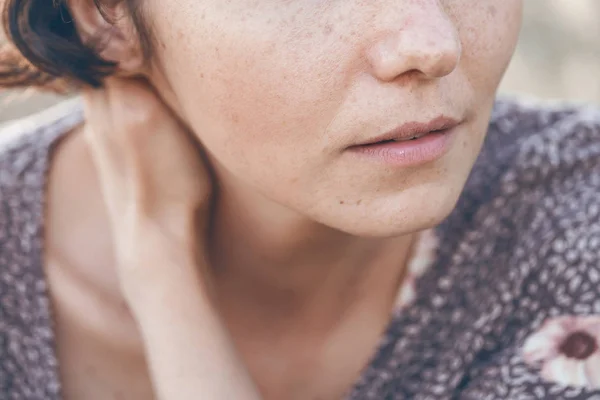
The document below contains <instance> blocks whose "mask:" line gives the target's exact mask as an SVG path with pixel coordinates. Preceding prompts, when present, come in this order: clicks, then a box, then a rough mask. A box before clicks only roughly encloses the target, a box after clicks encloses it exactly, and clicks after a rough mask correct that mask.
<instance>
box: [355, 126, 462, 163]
mask: <svg viewBox="0 0 600 400" xmlns="http://www.w3.org/2000/svg"><path fill="white" fill-rule="evenodd" d="M456 129H457V127H456V126H455V127H452V128H450V129H446V130H443V131H439V132H432V133H428V134H427V135H425V136H422V137H420V138H418V139H415V140H407V141H403V142H393V141H390V142H382V143H376V144H370V145H364V146H353V147H350V148H349V150H350V151H351V152H352V153H354V154H356V155H359V156H362V157H366V158H370V159H372V160H374V161H378V162H383V163H385V164H391V165H394V166H399V167H412V166H416V165H420V164H426V163H429V162H432V161H435V160H437V159H439V158H441V157H442V156H443V155H444V154H446V153H447V152H448V150H449V149H450V147H451V144H452V139H453V137H454V136H455V135H456Z"/></svg>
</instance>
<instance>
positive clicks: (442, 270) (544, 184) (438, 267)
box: [0, 99, 600, 400]
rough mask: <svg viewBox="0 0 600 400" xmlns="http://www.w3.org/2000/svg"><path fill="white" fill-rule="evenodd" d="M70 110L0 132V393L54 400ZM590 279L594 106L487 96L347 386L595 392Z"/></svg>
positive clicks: (363, 398)
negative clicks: (375, 342) (50, 248)
mask: <svg viewBox="0 0 600 400" xmlns="http://www.w3.org/2000/svg"><path fill="white" fill-rule="evenodd" d="M82 119H83V113H82V106H81V102H80V101H78V100H75V101H70V102H68V103H65V104H64V105H62V106H61V107H59V108H55V109H53V110H52V111H50V112H47V113H45V114H43V115H37V116H34V117H30V118H28V119H25V120H23V121H20V122H17V123H15V124H12V125H11V126H9V127H8V128H6V129H4V131H3V132H0V399H4V400H17V399H21V400H42V399H43V400H61V382H60V380H59V373H58V371H59V368H60V365H59V363H58V359H57V355H56V349H55V336H54V333H53V315H52V306H51V301H50V298H49V292H48V283H47V281H46V277H45V275H44V269H43V265H42V264H43V251H44V238H43V231H44V229H43V228H44V207H45V199H46V181H47V175H48V170H49V165H50V164H51V162H52V154H53V153H52V150H53V148H54V146H55V145H56V143H57V142H58V141H59V140H60V138H61V137H63V135H65V134H66V133H67V132H68V131H69V130H71V129H72V128H73V127H74V126H76V125H77V124H79V123H81V121H82ZM599 284H600V110H598V109H596V108H594V107H592V106H574V105H554V106H550V105H542V104H535V103H526V102H524V101H521V100H514V99H503V100H498V101H497V102H496V105H495V108H494V112H493V115H492V119H491V122H490V125H489V129H488V134H487V137H486V140H485V142H484V145H483V148H482V151H481V154H480V156H479V157H478V159H477V161H476V163H475V165H474V167H473V170H472V172H471V175H470V177H469V180H468V181H467V184H466V186H465V188H464V190H463V192H462V195H461V197H460V199H459V202H458V204H457V206H456V208H455V209H454V210H453V212H452V214H451V215H450V216H449V217H448V218H447V219H446V220H445V221H444V222H443V223H442V224H440V225H439V226H438V227H436V228H435V229H432V230H429V231H426V232H424V233H422V234H421V235H420V238H419V241H418V245H417V246H416V251H415V254H414V256H413V258H412V260H411V261H410V263H409V265H408V273H407V278H406V280H405V282H404V284H403V286H402V288H401V290H400V293H399V295H398V302H397V305H396V307H395V309H394V312H393V314H392V315H391V316H390V322H389V326H388V328H387V329H386V331H385V333H384V334H383V335H382V338H381V342H380V344H379V346H378V347H377V348H376V349H375V350H374V354H373V356H372V359H371V361H370V362H369V364H368V365H366V366H365V368H364V370H363V372H362V374H361V376H360V379H359V380H358V381H357V382H356V383H355V385H354V386H353V387H352V388H351V389H350V391H349V393H348V396H347V399H348V400H375V399H378V400H379V399H421V400H426V399H474V400H475V399H476V400H482V399H515V400H516V399H596V400H598V399H600V289H599V288H598V285H599ZM199 398H201V396H199Z"/></svg>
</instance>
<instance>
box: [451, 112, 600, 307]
mask: <svg viewBox="0 0 600 400" xmlns="http://www.w3.org/2000/svg"><path fill="white" fill-rule="evenodd" d="M440 228H441V229H440V230H439V231H440V234H441V235H442V241H446V242H447V243H448V244H447V245H446V247H447V248H448V249H447V250H448V251H450V252H452V253H454V252H455V251H456V250H457V249H459V248H461V247H462V248H469V249H471V253H472V254H477V257H478V259H482V257H483V258H485V259H486V260H487V262H489V263H490V265H499V264H502V265H504V266H505V267H506V268H509V269H511V272H512V273H514V274H515V276H517V275H518V276H522V277H523V276H525V275H527V274H529V273H531V274H533V273H537V274H539V275H540V277H539V281H540V282H546V281H547V282H550V281H553V282H557V280H563V281H564V277H563V275H564V274H567V275H569V276H571V275H570V274H574V272H573V271H574V270H577V269H579V270H581V271H583V272H582V273H584V274H592V275H593V276H594V277H596V276H598V278H594V279H598V283H599V284H600V270H598V269H599V268H600V109H598V108H597V107H595V106H591V105H571V104H545V103H533V102H525V101H522V100H499V101H498V102H497V104H496V107H495V109H494V112H493V116H492V119H491V122H490V125H489V131H488V136H487V138H486V142H485V144H484V146H483V149H482V152H481V154H480V157H479V158H478V160H477V162H476V163H475V166H474V168H473V171H472V173H471V176H470V177H469V180H468V182H467V184H466V186H465V189H464V191H463V195H462V196H461V198H460V200H459V202H458V204H457V207H456V209H455V211H454V212H453V213H452V215H451V216H450V217H449V218H448V220H447V221H446V222H445V223H444V224H443V225H442V227H440ZM459 253H460V252H459ZM449 254H450V253H449ZM461 254H462V253H461ZM465 254H466V253H465ZM557 264H558V265H559V266H560V267H550V265H557ZM597 270H598V271H597ZM479 272H480V273H481V270H479ZM489 272H490V274H491V275H493V276H496V274H498V273H506V272H507V271H506V269H504V271H503V272H498V271H489ZM561 274H563V275H561ZM582 279H583V278H582ZM578 281H579V279H576V280H575V283H572V281H571V284H572V285H576V284H577V282H578ZM586 282H589V283H591V282H592V281H590V280H589V279H587V280H586ZM553 284H554V283H553ZM599 305H600V303H599ZM598 312H600V309H599V310H598Z"/></svg>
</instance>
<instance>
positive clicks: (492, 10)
mask: <svg viewBox="0 0 600 400" xmlns="http://www.w3.org/2000/svg"><path fill="white" fill-rule="evenodd" d="M488 12H489V13H490V15H491V16H492V17H495V16H496V14H497V13H498V9H497V8H496V6H494V5H491V6H489V7H488Z"/></svg>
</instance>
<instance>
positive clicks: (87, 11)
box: [68, 0, 145, 75]
mask: <svg viewBox="0 0 600 400" xmlns="http://www.w3.org/2000/svg"><path fill="white" fill-rule="evenodd" d="M101 1H102V0H101ZM102 2H103V7H102V9H101V10H100V9H99V8H98V7H97V5H96V4H95V3H96V1H94V0H68V6H69V11H70V13H71V15H72V17H73V22H74V23H75V26H76V27H77V31H78V32H79V35H80V37H81V39H82V41H83V42H84V43H85V44H88V45H90V46H92V47H93V48H95V49H96V51H97V52H98V54H99V55H100V57H101V58H103V59H104V60H106V61H112V62H115V63H117V64H118V66H119V67H118V71H117V73H118V74H119V75H138V74H140V73H143V68H144V61H145V60H144V55H143V51H142V48H141V43H140V41H139V35H138V32H137V30H136V28H135V24H134V22H133V19H132V16H131V15H129V10H128V8H127V7H126V5H125V4H124V3H125V1H114V0H109V1H105V2H104V1H102Z"/></svg>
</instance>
